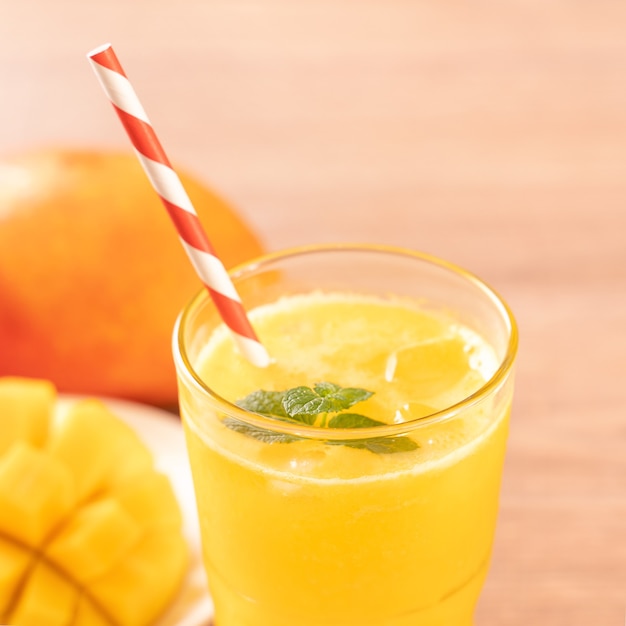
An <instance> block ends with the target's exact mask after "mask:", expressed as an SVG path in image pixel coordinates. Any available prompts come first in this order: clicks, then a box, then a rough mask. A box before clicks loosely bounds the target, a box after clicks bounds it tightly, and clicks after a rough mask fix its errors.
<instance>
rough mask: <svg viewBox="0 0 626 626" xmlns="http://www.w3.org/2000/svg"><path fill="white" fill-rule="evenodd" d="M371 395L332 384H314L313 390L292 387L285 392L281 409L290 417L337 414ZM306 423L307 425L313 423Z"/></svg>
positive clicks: (363, 390)
mask: <svg viewBox="0 0 626 626" xmlns="http://www.w3.org/2000/svg"><path fill="white" fill-rule="evenodd" d="M372 395H373V394H372V392H371V391H367V390H365V389H358V388H355V387H346V388H343V387H340V386H339V385H335V384H334V383H327V382H321V383H316V384H315V385H314V388H313V389H311V388H310V387H294V388H293V389H289V390H287V391H285V397H284V398H283V407H284V409H285V411H286V412H287V414H288V415H289V416H290V417H295V416H296V415H299V416H303V415H306V416H315V415H319V414H320V413H339V412H340V411H343V410H345V409H349V408H350V407H351V406H353V405H354V404H356V403H357V402H362V401H363V400H367V399H368V398H369V397H371V396H372ZM314 421H315V420H313V421H312V422H307V423H311V424H312V423H313V422H314Z"/></svg>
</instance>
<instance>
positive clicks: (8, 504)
mask: <svg viewBox="0 0 626 626" xmlns="http://www.w3.org/2000/svg"><path fill="white" fill-rule="evenodd" d="M74 494H75V490H74V480H73V479H72V475H71V474H70V471H69V470H68V469H67V467H65V466H64V465H63V464H62V463H60V462H59V461H57V460H56V459H53V458H51V457H50V456H48V455H47V454H46V453H45V452H43V451H41V450H37V449H36V448H33V447H32V445H31V444H29V443H26V442H24V441H18V442H16V443H14V444H13V445H12V446H11V448H10V449H9V451H8V453H7V454H5V455H4V457H2V458H0V512H1V514H0V533H4V534H6V535H7V536H8V537H11V538H13V539H16V540H18V541H20V542H22V543H24V544H26V545H27V546H30V547H33V548H36V547H38V546H40V545H41V544H42V542H43V541H44V540H45V539H46V537H47V536H48V534H49V533H50V532H51V531H52V530H54V528H55V527H56V526H57V525H58V524H59V522H60V521H61V520H62V519H63V518H64V517H65V516H66V515H67V514H68V512H69V511H71V510H72V507H73V506H74V504H75V501H76V498H75V495H74Z"/></svg>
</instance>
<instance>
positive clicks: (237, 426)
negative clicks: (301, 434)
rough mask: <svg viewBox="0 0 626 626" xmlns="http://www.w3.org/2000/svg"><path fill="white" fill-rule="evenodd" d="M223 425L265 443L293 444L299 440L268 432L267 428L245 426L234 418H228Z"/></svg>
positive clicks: (291, 436)
mask: <svg viewBox="0 0 626 626" xmlns="http://www.w3.org/2000/svg"><path fill="white" fill-rule="evenodd" d="M222 423H223V424H224V426H226V427H227V428H230V429H231V430H234V431H236V432H238V433H241V434H242V435H246V436H247V437H252V438H253V439H258V440H259V441H263V442H264V443H292V442H294V441H298V438H297V437H294V436H293V435H286V434H284V433H276V432H274V431H271V430H266V429H265V428H259V427H258V426H252V425H251V424H245V423H244V422H240V421H239V420H236V419H233V418H232V417H227V418H226V419H224V421H223V422H222Z"/></svg>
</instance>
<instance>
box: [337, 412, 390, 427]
mask: <svg viewBox="0 0 626 626" xmlns="http://www.w3.org/2000/svg"><path fill="white" fill-rule="evenodd" d="M326 425H327V426H328V428H371V427H372V426H384V425H385V422H379V421H378V420H374V419H372V418H371V417H366V416H365V415H359V414H358V413H339V414H338V415H335V417H333V418H331V419H330V420H328V424H326Z"/></svg>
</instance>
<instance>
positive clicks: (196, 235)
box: [87, 44, 270, 367]
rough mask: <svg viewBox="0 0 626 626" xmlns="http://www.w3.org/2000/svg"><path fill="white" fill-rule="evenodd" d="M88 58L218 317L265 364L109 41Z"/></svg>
mask: <svg viewBox="0 0 626 626" xmlns="http://www.w3.org/2000/svg"><path fill="white" fill-rule="evenodd" d="M87 58H88V59H89V61H90V63H91V66H92V68H93V70H94V72H95V73H96V76H97V77H98V80H99V81H100V84H101V85H102V88H103V89H104V91H105V93H106V94H107V96H108V97H109V100H110V101H111V104H112V105H113V108H114V109H115V112H116V113H117V115H118V116H119V118H120V121H121V122H122V125H123V126H124V128H125V129H126V132H127V134H128V137H129V139H130V141H131V143H132V145H133V148H134V149H135V153H136V155H137V157H138V158H139V161H140V162H141V165H142V166H143V169H144V170H145V172H146V174H147V175H148V178H149V179H150V182H151V183H152V186H153V187H154V190H155V191H156V192H157V194H158V195H159V197H160V198H161V200H162V202H163V204H164V205H165V208H166V209H167V212H168V213H169V215H170V217H171V219H172V221H173V222H174V226H175V227H176V230H177V231H178V236H179V238H180V241H181V243H182V245H183V248H184V249H185V251H186V252H187V255H188V256H189V259H190V261H191V263H192V265H193V266H194V268H195V270H196V273H197V274H198V276H199V278H200V280H201V281H202V283H203V284H204V286H205V287H206V288H207V289H208V291H209V294H210V295H211V298H212V299H213V302H214V303H215V306H216V308H217V310H218V311H219V313H220V315H221V317H222V320H223V321H224V323H225V324H226V326H228V328H229V329H230V330H231V331H232V334H233V337H234V340H235V342H236V344H237V346H238V347H239V350H240V351H241V352H242V354H243V355H244V356H245V357H246V358H247V359H248V360H249V361H250V362H251V363H252V364H253V365H256V366H258V367H266V366H267V365H268V364H269V361H270V359H269V355H268V354H267V351H266V350H265V347H264V346H263V345H262V344H261V342H260V341H259V339H258V337H257V336H256V333H255V332H254V329H253V328H252V325H251V324H250V321H249V319H248V316H247V314H246V311H245V310H244V308H243V305H242V304H241V299H240V298H239V295H238V294H237V291H236V290H235V286H234V285H233V283H232V281H231V279H230V276H229V275H228V272H227V271H226V268H225V267H224V265H223V263H222V262H221V261H220V260H219V259H218V258H217V256H216V255H215V251H214V249H213V246H212V245H211V243H210V242H209V239H208V237H207V235H206V233H205V231H204V229H203V228H202V225H201V224H200V220H199V218H198V215H197V214H196V211H195V209H194V208H193V206H192V204H191V200H190V199H189V196H188V195H187V192H186V191H185V189H184V187H183V184H182V183H181V181H180V178H179V177H178V175H177V174H176V172H175V171H174V170H173V168H172V166H171V164H170V162H169V159H168V158H167V156H166V155H165V151H164V150H163V147H162V146H161V143H160V142H159V140H158V138H157V136H156V134H155V132H154V129H153V128H152V125H151V124H150V120H149V119H148V116H147V115H146V112H145V111H144V109H143V106H142V105H141V102H140V101H139V98H138V97H137V94H136V93H135V90H134V89H133V87H132V85H131V84H130V81H129V80H128V78H127V77H126V74H125V73H124V70H123V69H122V66H121V65H120V62H119V61H118V59H117V56H116V55H115V52H114V51H113V48H112V47H111V44H105V45H103V46H100V47H98V48H95V49H94V50H92V51H91V52H89V53H88V54H87Z"/></svg>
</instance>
